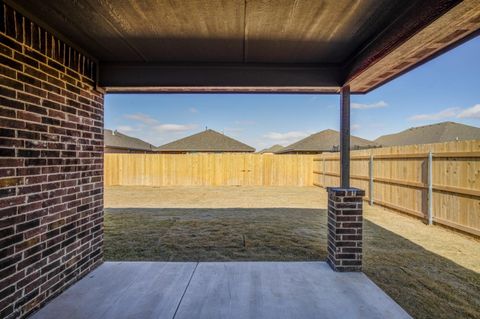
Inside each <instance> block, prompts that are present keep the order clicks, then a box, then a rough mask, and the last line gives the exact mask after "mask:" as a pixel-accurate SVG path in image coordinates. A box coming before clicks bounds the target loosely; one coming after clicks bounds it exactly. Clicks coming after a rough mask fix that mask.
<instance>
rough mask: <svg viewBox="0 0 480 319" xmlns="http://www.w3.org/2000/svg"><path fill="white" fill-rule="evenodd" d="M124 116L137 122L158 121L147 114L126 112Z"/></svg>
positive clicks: (147, 123) (153, 123)
mask: <svg viewBox="0 0 480 319" xmlns="http://www.w3.org/2000/svg"><path fill="white" fill-rule="evenodd" d="M125 118H127V119H129V120H134V121H137V122H141V123H143V124H146V125H155V124H157V123H158V121H157V120H156V119H154V118H152V117H150V116H148V115H145V114H141V113H137V114H127V115H125Z"/></svg>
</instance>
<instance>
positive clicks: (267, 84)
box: [5, 0, 480, 93]
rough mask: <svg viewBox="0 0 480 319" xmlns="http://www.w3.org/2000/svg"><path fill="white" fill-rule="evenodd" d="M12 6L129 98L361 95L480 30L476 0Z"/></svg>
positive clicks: (86, 1) (49, 1) (57, 1)
mask: <svg viewBox="0 0 480 319" xmlns="http://www.w3.org/2000/svg"><path fill="white" fill-rule="evenodd" d="M5 2H7V3H8V4H10V5H11V6H13V7H15V8H16V9H17V10H19V11H21V12H23V13H24V14H25V15H27V16H30V17H32V18H34V19H35V20H36V21H41V22H42V23H43V25H44V26H45V27H46V28H48V29H50V30H54V31H55V33H56V34H57V35H58V36H60V37H61V38H63V39H65V40H67V41H68V42H69V43H72V44H73V45H75V46H76V47H78V48H79V49H81V50H82V51H84V52H86V53H87V54H88V55H90V56H92V57H93V58H95V59H96V60H98V61H99V84H100V86H103V87H105V88H106V89H107V90H108V91H122V92H126V91H167V92H168V91H200V92H202V91H214V92H216V91H220V92H222V91H241V92H243V91H276V92H292V91H294V92H327V93H328V92H338V91H339V88H340V87H341V86H343V85H345V84H350V87H351V91H352V93H365V92H368V91H370V90H371V89H373V88H375V87H377V86H379V85H381V84H383V83H385V82H387V81H389V80H391V79H393V78H395V77H396V76H398V75H399V74H401V73H403V72H405V71H408V70H409V69H411V68H413V67H415V66H417V65H419V64H421V63H423V62H425V61H427V60H428V59H430V58H432V57H434V56H435V55H437V54H438V53H440V52H443V51H444V50H446V49H448V48H450V47H452V46H455V45H456V44H459V43H461V41H462V40H465V39H467V38H470V37H472V36H474V35H475V34H476V33H477V31H478V30H479V29H480V2H479V1H477V0H466V1H458V0H398V1H375V0H364V1H355V2H353V1H350V0H331V1H329V0H325V1H319V0H297V1H293V0H291V1H288V0H282V1H260V0H252V1H251V0H232V1H220V0H219V1H215V0H192V1H166V0H165V1H155V0H143V1H134V0H125V1H114V0H78V1H70V0H42V1H37V0H15V1H13V0H8V1H5ZM58 30H60V32H58ZM59 33H60V34H59Z"/></svg>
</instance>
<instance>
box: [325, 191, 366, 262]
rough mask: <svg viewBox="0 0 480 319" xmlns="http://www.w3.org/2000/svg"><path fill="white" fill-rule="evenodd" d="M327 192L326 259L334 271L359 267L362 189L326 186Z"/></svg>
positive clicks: (360, 258)
mask: <svg viewBox="0 0 480 319" xmlns="http://www.w3.org/2000/svg"><path fill="white" fill-rule="evenodd" d="M327 192H328V259H327V262H328V264H329V265H330V267H332V269H333V270H335V271H361V270H362V239H363V237H362V226H363V217H362V213H363V196H365V191H363V190H360V189H357V188H346V189H345V188H334V187H328V188H327Z"/></svg>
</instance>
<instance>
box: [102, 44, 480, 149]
mask: <svg viewBox="0 0 480 319" xmlns="http://www.w3.org/2000/svg"><path fill="white" fill-rule="evenodd" d="M479 57H480V37H477V38H475V39H473V40H471V41H469V42H467V43H464V44H463V45H461V46H459V47H457V48H455V49H453V50H451V51H449V52H447V53H445V54H443V55H442V56H440V57H438V58H437V59H434V60H433V61H430V62H428V63H426V64H424V65H422V66H420V67H418V68H417V69H415V70H413V71H411V72H409V73H407V74H405V75H403V76H401V77H399V78H397V79H395V80H393V81H391V82H389V83H388V84H386V85H384V86H382V87H380V88H378V89H376V90H374V91H372V92H370V93H368V94H365V95H353V96H352V99H351V100H352V134H353V135H357V136H360V137H363V138H367V139H375V138H377V137H378V136H380V135H383V134H389V133H395V132H398V131H401V130H404V129H407V128H409V127H413V126H420V125H425V124H431V123H437V122H442V121H455V122H460V123H464V124H468V125H473V126H480V79H479V77H480V59H479ZM105 127H106V128H109V129H117V130H119V131H120V132H123V133H125V134H128V135H131V136H135V137H138V138H141V139H143V140H145V141H147V142H149V143H152V144H154V145H161V144H164V143H167V142H170V141H173V140H175V139H178V138H181V137H185V136H188V135H191V134H193V133H197V132H199V131H201V130H204V129H205V127H208V128H211V129H214V130H217V131H219V132H224V133H225V134H227V135H229V136H231V137H234V138H236V139H239V140H240V141H242V142H244V143H247V144H249V145H251V146H253V147H256V148H257V149H261V148H265V147H269V146H271V145H273V144H282V145H284V146H285V145H287V144H289V143H292V142H295V141H297V140H299V139H301V138H303V137H305V136H308V135H310V134H312V133H314V132H318V131H320V130H323V129H327V128H333V129H336V130H338V128H339V96H338V95H284V94H108V95H107V96H106V100H105Z"/></svg>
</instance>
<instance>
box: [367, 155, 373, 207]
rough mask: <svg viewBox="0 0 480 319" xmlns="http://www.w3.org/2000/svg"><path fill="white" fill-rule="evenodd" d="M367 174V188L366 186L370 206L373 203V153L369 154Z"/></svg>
mask: <svg viewBox="0 0 480 319" xmlns="http://www.w3.org/2000/svg"><path fill="white" fill-rule="evenodd" d="M368 170H369V172H368V175H369V178H370V183H369V188H368V197H369V199H370V206H372V205H373V155H372V154H370V164H369V166H368Z"/></svg>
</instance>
